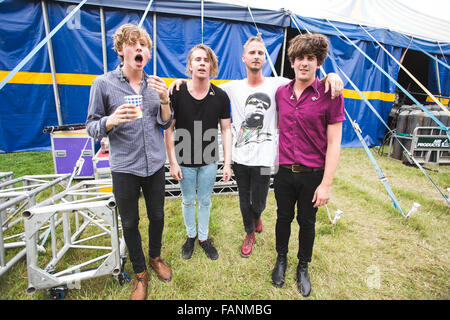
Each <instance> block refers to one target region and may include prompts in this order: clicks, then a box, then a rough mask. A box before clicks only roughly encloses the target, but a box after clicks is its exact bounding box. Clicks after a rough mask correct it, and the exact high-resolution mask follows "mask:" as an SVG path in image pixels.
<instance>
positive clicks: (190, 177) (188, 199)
mask: <svg viewBox="0 0 450 320" xmlns="http://www.w3.org/2000/svg"><path fill="white" fill-rule="evenodd" d="M180 168H181V172H182V173H183V179H181V180H180V189H181V193H182V196H183V203H182V204H181V207H182V209H183V217H184V224H185V226H186V233H187V236H188V237H189V238H195V236H197V230H196V229H197V228H196V223H195V198H196V196H197V198H198V209H197V220H198V239H199V240H200V241H203V240H206V239H208V227H209V216H210V209H211V193H212V191H213V187H214V182H215V181H216V174H217V163H211V164H208V165H204V166H201V167H183V166H180Z"/></svg>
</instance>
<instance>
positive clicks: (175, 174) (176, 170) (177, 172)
mask: <svg viewBox="0 0 450 320" xmlns="http://www.w3.org/2000/svg"><path fill="white" fill-rule="evenodd" d="M170 175H171V176H172V178H174V179H175V180H177V181H180V180H182V179H183V172H182V171H181V168H180V166H179V165H178V163H171V164H170Z"/></svg>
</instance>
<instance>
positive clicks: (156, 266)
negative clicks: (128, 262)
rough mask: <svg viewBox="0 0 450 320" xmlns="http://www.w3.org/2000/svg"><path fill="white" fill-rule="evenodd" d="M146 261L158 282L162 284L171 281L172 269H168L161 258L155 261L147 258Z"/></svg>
mask: <svg viewBox="0 0 450 320" xmlns="http://www.w3.org/2000/svg"><path fill="white" fill-rule="evenodd" d="M148 261H149V263H150V265H151V266H152V268H153V270H155V272H156V275H157V276H158V278H159V280H161V281H164V282H168V281H170V280H172V269H170V267H169V266H168V265H167V264H166V263H165V262H164V261H163V259H161V257H156V258H155V259H152V258H149V259H148Z"/></svg>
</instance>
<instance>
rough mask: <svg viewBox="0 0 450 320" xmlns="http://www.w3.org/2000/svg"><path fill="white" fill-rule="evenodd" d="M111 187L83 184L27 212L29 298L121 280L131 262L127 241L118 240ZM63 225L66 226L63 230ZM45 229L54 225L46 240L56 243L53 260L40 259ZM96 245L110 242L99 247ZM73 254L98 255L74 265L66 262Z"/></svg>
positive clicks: (108, 182)
mask: <svg viewBox="0 0 450 320" xmlns="http://www.w3.org/2000/svg"><path fill="white" fill-rule="evenodd" d="M108 188H111V180H110V179H105V180H83V181H81V182H80V183H78V184H76V185H74V186H72V187H70V188H68V189H66V190H65V191H63V192H60V193H58V194H57V195H55V196H53V197H51V198H49V199H47V200H46V201H44V202H43V203H42V204H41V205H40V206H39V207H32V208H30V209H28V210H25V211H24V212H23V213H22V215H23V217H24V225H25V242H26V253H27V272H28V289H27V293H28V294H34V293H35V292H36V291H37V290H39V289H52V288H56V287H61V286H63V287H67V288H69V289H70V288H73V287H74V286H75V288H78V285H79V284H80V282H81V281H82V280H85V279H90V278H96V277H100V276H103V275H113V276H117V277H119V281H120V277H121V276H122V275H123V265H124V263H125V261H126V256H125V241H124V240H123V236H122V237H121V236H119V221H118V215H117V209H116V203H115V200H114V197H113V194H112V193H110V192H103V191H102V190H106V189H108ZM58 220H61V221H62V224H59V225H58V223H57V222H58ZM46 224H48V225H49V228H48V231H47V232H46V237H50V240H51V246H50V247H51V250H50V251H51V256H50V254H49V253H48V254H41V255H40V254H39V248H38V245H39V242H38V235H39V233H40V230H41V228H42V226H43V225H46ZM93 240H94V241H103V242H108V243H107V244H106V245H105V244H102V245H96V244H94V243H93ZM73 249H84V250H92V251H93V252H95V253H94V254H95V255H96V256H95V257H92V256H90V257H89V260H88V261H84V262H81V263H79V261H77V264H76V265H70V263H71V261H70V259H69V260H67V259H64V256H65V255H66V253H68V252H69V251H72V250H73ZM92 251H90V252H92ZM102 251H103V252H102ZM49 259H50V261H48V260H49ZM88 266H89V268H86V267H88Z"/></svg>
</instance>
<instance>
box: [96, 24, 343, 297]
mask: <svg viewBox="0 0 450 320" xmlns="http://www.w3.org/2000/svg"><path fill="white" fill-rule="evenodd" d="M114 37H115V50H116V51H117V52H118V54H119V56H120V57H121V60H122V65H121V66H119V67H118V68H117V69H116V70H115V71H112V72H109V73H108V74H106V75H104V76H101V77H99V78H97V79H96V81H94V83H93V85H92V88H91V97H90V103H89V113H88V119H87V129H88V132H89V134H90V135H91V136H93V137H101V136H106V135H107V136H108V137H109V140H110V153H111V155H110V162H111V171H112V178H113V192H114V195H115V197H116V201H117V204H118V208H119V213H120V216H121V218H122V225H123V230H124V236H125V241H126V244H127V248H128V251H129V254H130V260H131V262H132V264H133V269H134V271H135V272H136V280H135V289H134V291H133V294H132V299H145V298H146V296H147V282H148V273H147V271H146V266H145V259H144V255H143V252H142V247H141V239H140V234H139V230H138V221H139V214H138V210H137V201H138V199H139V194H140V189H141V188H142V191H143V194H144V197H145V200H146V205H147V215H148V217H149V219H150V225H149V256H150V265H151V266H152V267H153V268H154V269H155V270H156V272H157V274H158V277H159V278H160V279H161V280H163V281H169V280H170V279H171V277H172V272H171V270H170V268H169V267H168V266H167V265H166V264H165V263H164V261H163V260H162V259H161V257H160V248H161V234H162V229H163V224H164V162H165V149H164V143H163V140H162V135H161V133H160V132H159V128H162V129H165V130H166V132H165V137H164V140H165V144H166V148H167V154H168V157H169V163H170V173H171V175H172V176H173V177H174V178H175V179H176V180H179V183H180V188H181V191H182V197H183V203H182V212H183V217H184V222H185V227H186V233H187V240H186V242H185V244H184V245H183V247H182V257H183V258H185V259H189V258H190V257H191V255H192V253H193V250H194V243H195V239H196V237H198V240H199V244H200V246H201V247H202V248H203V250H204V251H205V253H206V255H207V256H208V257H209V258H210V259H212V260H215V259H217V258H218V252H217V250H216V249H215V248H214V246H213V244H212V242H211V241H210V238H208V225H209V216H210V207H211V200H210V196H211V193H212V188H213V186H214V182H215V179H216V173H217V160H218V155H219V150H218V143H217V141H218V139H217V138H218V136H217V133H218V131H217V130H218V129H217V128H218V124H220V127H221V134H222V146H223V152H224V167H223V180H224V181H228V180H229V179H230V177H231V175H232V171H231V160H233V165H232V166H233V171H234V174H235V176H236V181H237V184H238V190H239V202H240V209H241V213H242V219H243V224H244V229H245V232H246V236H245V239H244V242H243V244H242V246H241V255H242V256H243V257H248V256H249V255H250V254H251V252H252V249H253V245H254V243H255V231H256V232H261V231H262V220H261V213H262V212H263V210H264V208H265V205H266V198H267V193H268V190H269V182H270V176H271V173H272V172H271V168H272V167H273V166H274V165H277V164H278V163H279V165H280V168H279V170H278V172H277V173H276V176H275V180H274V188H275V197H276V200H277V207H278V208H277V223H276V230H275V231H276V233H275V234H276V251H277V253H278V257H277V260H276V265H275V268H274V270H273V272H272V281H273V284H274V285H275V286H278V287H280V286H282V285H283V283H284V273H285V270H286V265H287V259H286V254H287V251H288V248H287V246H288V241H289V236H290V223H291V222H292V220H293V218H294V216H295V212H294V207H295V204H297V211H298V213H297V220H298V222H299V224H300V239H299V240H300V249H299V253H298V258H299V267H298V279H297V282H298V286H299V291H300V292H301V293H302V295H304V296H308V295H309V293H310V283H309V277H308V273H307V263H308V262H310V261H311V255H312V246H313V242H314V224H315V214H316V212H317V207H318V206H321V205H323V204H326V203H327V201H328V199H329V190H330V186H331V181H332V179H333V175H334V172H335V170H336V167H337V163H338V159H339V150H340V141H341V128H342V121H343V120H344V119H345V118H344V116H343V98H342V95H340V97H339V98H338V99H335V100H334V101H333V100H331V99H332V98H331V92H328V89H329V88H330V83H331V89H332V90H329V91H332V92H333V96H336V92H337V93H338V94H340V93H341V91H342V81H341V80H340V78H339V77H338V76H337V75H333V76H331V77H329V78H328V77H327V79H326V81H327V83H326V84H323V83H322V82H320V81H319V80H318V78H316V76H315V74H316V71H317V68H318V67H319V66H320V65H321V64H322V63H323V60H324V59H325V58H326V55H327V51H328V42H327V40H326V38H325V37H323V36H317V35H315V36H312V37H309V36H308V37H306V36H298V37H296V38H294V39H293V40H292V41H291V43H290V47H289V58H290V60H291V65H292V67H293V69H294V71H295V75H296V78H295V79H294V80H293V81H290V80H289V79H286V78H266V77H264V76H263V75H262V67H263V65H264V63H265V62H266V57H265V47H264V43H263V41H262V40H261V38H260V37H251V38H250V39H249V40H248V41H247V42H246V44H245V45H244V52H243V55H242V60H243V62H244V63H245V66H246V70H247V78H246V79H243V80H239V81H231V82H229V83H226V84H224V85H222V86H221V88H219V87H217V86H215V85H213V84H212V83H210V81H209V80H210V78H211V77H214V76H216V75H217V72H218V64H217V58H216V56H215V54H214V52H213V51H212V50H211V49H210V48H209V47H208V46H206V45H197V46H195V47H194V48H193V49H192V50H191V51H190V53H189V56H188V62H187V66H186V71H187V73H188V74H189V75H192V81H190V82H188V83H184V84H182V85H181V87H180V90H179V91H175V92H173V94H172V95H171V97H170V101H169V97H168V93H167V90H166V86H165V84H164V82H163V81H162V80H161V79H160V78H158V77H152V76H147V75H146V74H145V72H144V71H143V67H144V66H145V64H146V63H147V62H148V60H149V59H150V48H151V40H150V38H149V37H148V34H146V32H145V30H143V29H141V28H137V27H135V29H133V28H132V27H130V25H125V26H122V27H121V28H119V30H118V31H117V32H116V34H115V36H114ZM121 37H122V38H123V40H122V41H119V40H118V39H119V38H121ZM116 39H117V41H116ZM116 42H117V48H116ZM150 82H151V83H152V85H149V83H150ZM325 86H327V87H325ZM278 88H279V89H278ZM222 89H223V90H222ZM277 89H278V90H277ZM224 91H225V92H224ZM275 93H276V95H275ZM129 94H141V95H142V96H143V107H142V111H143V117H142V118H141V119H135V117H136V115H135V113H134V108H131V106H130V105H127V104H124V103H123V96H124V95H129ZM275 102H276V103H275ZM230 103H231V111H232V118H233V125H232V131H233V136H232V135H231V129H230ZM170 104H171V107H172V108H173V110H174V115H172V110H171V107H170ZM277 111H278V121H277ZM172 118H173V120H172ZM277 125H279V137H278V130H277ZM174 128H176V134H175V136H176V138H174V132H173V131H174ZM278 140H279V154H278V152H277V145H278ZM175 141H177V143H175ZM130 142H133V144H131V143H130ZM277 155H278V159H277ZM196 196H197V197H198V210H197V217H198V231H197V230H196V222H195V216H196V215H195V198H196Z"/></svg>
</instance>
